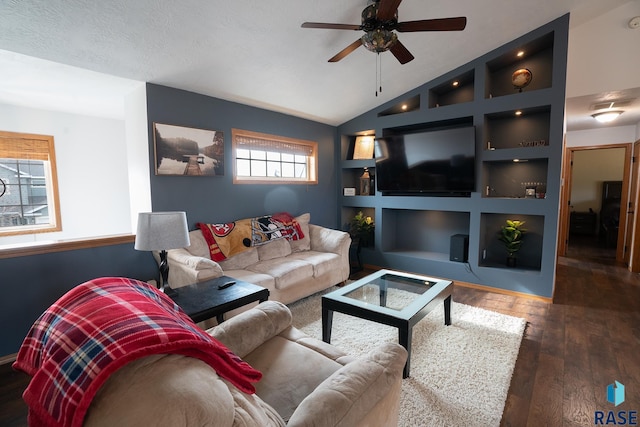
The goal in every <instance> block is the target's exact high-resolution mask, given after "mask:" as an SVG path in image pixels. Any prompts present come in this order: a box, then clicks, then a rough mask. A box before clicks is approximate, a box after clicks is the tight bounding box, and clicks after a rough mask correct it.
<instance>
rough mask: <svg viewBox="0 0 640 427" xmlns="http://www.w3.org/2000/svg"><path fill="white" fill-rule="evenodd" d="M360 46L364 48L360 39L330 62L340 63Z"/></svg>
mask: <svg viewBox="0 0 640 427" xmlns="http://www.w3.org/2000/svg"><path fill="white" fill-rule="evenodd" d="M360 46H362V40H360V39H358V40H356V41H354V42H353V43H351V44H350V45H349V46H347V47H345V48H344V49H342V50H341V51H340V52H338V53H337V54H336V55H335V56H334V57H333V58H331V59H329V62H338V61H340V60H341V59H342V58H344V57H345V56H347V55H349V54H350V53H351V52H353V51H354V50H356V49H357V48H359V47H360ZM409 55H411V54H409Z"/></svg>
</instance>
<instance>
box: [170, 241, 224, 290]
mask: <svg viewBox="0 0 640 427" xmlns="http://www.w3.org/2000/svg"><path fill="white" fill-rule="evenodd" d="M167 260H168V261H169V285H170V286H171V287H172V288H179V287H182V286H186V285H190V284H193V283H197V282H202V281H203V280H209V279H214V278H216V277H220V276H222V275H223V274H224V273H223V271H222V267H220V265H219V264H218V263H217V262H215V261H212V260H210V259H208V258H204V257H199V256H196V255H191V254H190V253H189V251H187V250H186V249H182V248H180V249H171V250H169V251H167Z"/></svg>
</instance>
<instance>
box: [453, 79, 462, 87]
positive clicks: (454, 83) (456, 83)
mask: <svg viewBox="0 0 640 427" xmlns="http://www.w3.org/2000/svg"><path fill="white" fill-rule="evenodd" d="M459 84H460V82H459V81H457V80H455V81H454V82H453V83H451V85H453V87H458V85H459Z"/></svg>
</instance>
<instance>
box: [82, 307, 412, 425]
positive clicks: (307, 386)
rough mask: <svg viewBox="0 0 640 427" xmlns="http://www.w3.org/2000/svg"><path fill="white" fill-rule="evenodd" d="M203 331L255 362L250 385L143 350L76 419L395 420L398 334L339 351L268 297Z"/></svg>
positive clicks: (401, 352)
mask: <svg viewBox="0 0 640 427" xmlns="http://www.w3.org/2000/svg"><path fill="white" fill-rule="evenodd" d="M207 332H208V333H209V334H211V335H212V336H213V337H214V338H216V339H218V340H219V341H221V342H222V343H223V344H224V345H225V346H227V347H228V348H229V349H230V350H231V351H233V352H234V354H236V355H237V356H239V357H241V358H242V359H243V360H245V361H246V362H248V363H249V364H250V365H251V366H253V367H254V368H255V369H258V370H259V371H261V372H262V375H263V376H262V379H261V380H260V381H259V382H258V383H256V385H255V387H256V393H255V394H245V393H242V392H240V391H239V390H238V389H236V388H235V387H234V386H233V385H231V383H229V382H228V381H226V380H222V379H221V378H220V377H219V376H218V375H217V374H216V372H215V371H214V370H213V369H212V368H211V367H210V366H209V365H207V364H206V363H205V362H203V361H201V360H199V359H196V358H191V357H185V356H182V355H178V354H159V355H154V356H147V357H144V358H141V359H138V360H136V361H133V362H130V363H128V364H127V365H126V366H124V367H123V368H120V369H119V370H117V371H116V372H115V373H114V374H112V375H111V376H110V378H109V379H108V380H107V382H105V383H104V384H103V386H102V387H101V388H100V390H99V391H98V393H97V394H96V396H95V398H94V399H93V403H92V404H91V407H90V408H89V411H88V413H87V416H86V418H85V422H84V425H85V426H91V427H98V426H114V425H118V426H122V427H125V426H140V425H154V426H172V427H176V426H177V427H181V426H185V427H186V426H194V425H198V426H205V425H206V426H234V427H236V426H237V427H240V426H242V427H253V426H256V427H284V426H285V425H287V426H290V427H293V426H298V427H301V426H309V427H310V426H314V427H364V426H368V427H392V426H397V425H398V412H399V406H400V393H401V385H402V370H403V368H404V364H405V361H406V359H407V351H406V350H405V349H404V348H403V347H402V346H400V345H399V344H395V343H382V344H380V346H379V347H376V348H375V349H373V350H372V351H371V352H370V353H369V354H367V355H366V356H364V357H360V358H355V357H352V356H348V355H347V354H345V353H344V352H342V351H341V350H339V349H338V348H336V347H334V346H332V345H331V344H327V343H325V342H323V341H320V340H318V339H315V338H312V337H310V336H308V335H306V334H304V333H303V332H301V331H300V330H298V329H296V328H295V327H293V326H292V325H291V312H290V311H289V310H288V308H287V307H286V306H284V305H283V304H281V303H277V302H274V301H267V302H264V303H262V304H260V305H259V306H257V307H256V308H253V309H251V310H248V311H246V312H244V313H241V314H240V315H238V316H236V317H234V318H232V319H229V320H227V321H226V322H224V323H222V324H221V325H219V326H216V327H215V328H212V329H210V330H208V331H207ZM132 402H135V404H132Z"/></svg>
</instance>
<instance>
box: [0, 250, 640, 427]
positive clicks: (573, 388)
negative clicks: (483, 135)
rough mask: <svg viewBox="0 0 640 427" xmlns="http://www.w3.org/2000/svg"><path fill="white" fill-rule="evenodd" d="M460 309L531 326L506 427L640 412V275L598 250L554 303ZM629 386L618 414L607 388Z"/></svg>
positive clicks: (1, 374) (19, 406) (500, 299)
mask: <svg viewBox="0 0 640 427" xmlns="http://www.w3.org/2000/svg"><path fill="white" fill-rule="evenodd" d="M453 298H454V301H457V302H460V303H464V304H468V305H473V306H476V307H482V308H486V309H489V310H494V311H498V312H501V313H505V314H510V315H513V316H518V317H523V318H525V319H526V320H527V328H526V331H525V336H524V339H523V341H522V345H521V347H520V354H519V356H518V361H517V363H516V367H515V371H514V374H513V378H512V381H511V387H510V389H509V395H508V397H507V402H506V405H505V410H504V414H503V418H502V422H501V425H502V426H518V427H520V426H554V427H556V426H563V427H574V426H592V425H594V418H593V417H594V411H596V410H601V411H609V410H614V409H615V411H616V412H617V411H621V410H636V411H639V410H640V356H639V355H640V309H639V308H638V304H639V303H640V275H638V274H632V273H629V272H628V271H627V270H626V269H625V268H624V267H621V266H617V265H615V256H614V255H612V253H611V251H610V250H603V249H602V248H601V247H600V246H598V245H597V244H595V243H594V242H588V241H587V242H580V244H579V245H578V244H575V245H572V243H571V241H570V244H569V253H568V256H567V257H566V258H561V259H560V262H559V265H558V268H557V281H556V292H555V297H554V303H553V304H548V303H545V302H542V301H538V300H535V299H530V298H525V297H517V296H511V295H502V294H497V293H492V292H486V291H482V290H477V289H469V288H464V287H460V286H456V287H454V294H453ZM614 381H619V382H621V383H622V384H625V385H626V401H625V402H624V403H622V404H621V405H619V406H617V407H614V406H613V405H611V404H609V403H608V402H607V400H606V387H607V385H608V384H611V383H613V382H614ZM27 383H28V377H27V375H25V374H22V373H19V372H14V371H12V369H11V367H10V365H9V364H6V365H2V366H0V426H7V427H9V426H26V425H27V423H26V414H27V408H26V405H25V404H24V402H23V401H22V398H21V394H22V391H23V390H24V389H25V387H26V385H27Z"/></svg>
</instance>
